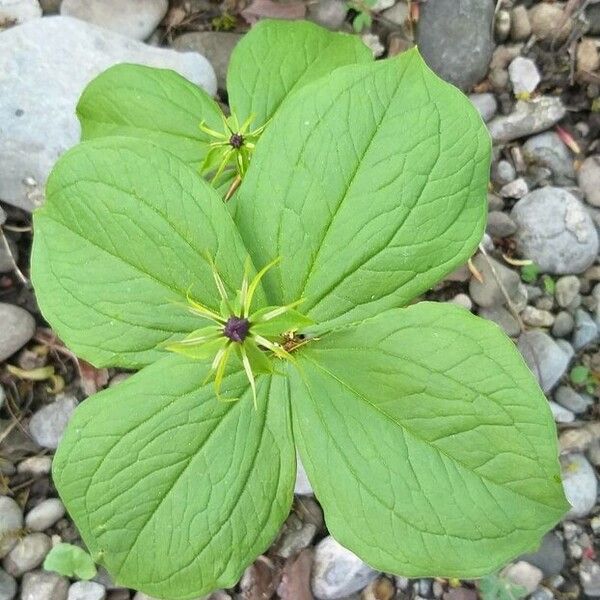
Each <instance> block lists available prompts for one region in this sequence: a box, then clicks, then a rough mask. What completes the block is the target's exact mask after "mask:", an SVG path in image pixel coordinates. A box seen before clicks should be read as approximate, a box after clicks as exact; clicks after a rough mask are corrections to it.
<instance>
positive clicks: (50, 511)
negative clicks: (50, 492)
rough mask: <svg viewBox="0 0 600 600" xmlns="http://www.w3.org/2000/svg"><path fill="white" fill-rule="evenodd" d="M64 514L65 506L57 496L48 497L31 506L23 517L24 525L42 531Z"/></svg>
mask: <svg viewBox="0 0 600 600" xmlns="http://www.w3.org/2000/svg"><path fill="white" fill-rule="evenodd" d="M64 515H65V506H64V504H63V503H62V502H61V501H60V500H59V499H58V498H48V499H46V500H43V501H42V502H40V503H39V504H38V505H37V506H35V507H34V508H32V509H31V510H30V511H29V512H28V513H27V515H26V517H25V525H26V527H29V529H31V530H32V531H44V530H45V529H48V528H49V527H52V525H54V524H55V523H56V522H57V521H58V520H59V519H62V518H63V517H64Z"/></svg>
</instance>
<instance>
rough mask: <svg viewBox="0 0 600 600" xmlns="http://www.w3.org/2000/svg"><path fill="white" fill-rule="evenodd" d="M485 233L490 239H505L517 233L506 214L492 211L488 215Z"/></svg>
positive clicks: (515, 227) (512, 222)
mask: <svg viewBox="0 0 600 600" xmlns="http://www.w3.org/2000/svg"><path fill="white" fill-rule="evenodd" d="M486 231H487V232H488V233H489V234H490V235H491V236H492V237H498V238H505V237H509V236H511V235H513V234H514V233H515V232H516V231H517V226H516V225H515V222H514V221H513V220H512V219H511V218H510V217H509V216H508V215H507V214H506V213H503V212H500V211H492V212H490V213H489V214H488V221H487V226H486Z"/></svg>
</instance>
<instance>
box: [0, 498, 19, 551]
mask: <svg viewBox="0 0 600 600" xmlns="http://www.w3.org/2000/svg"><path fill="white" fill-rule="evenodd" d="M22 527H23V511H22V510H21V507H20V506H19V505H18V504H17V503H16V502H15V501H14V500H13V499H12V498H9V497H8V496H0V558H2V557H4V556H6V555H7V554H8V553H9V552H10V550H12V548H14V546H15V544H16V543H17V541H18V539H19V534H20V533H21V529H22Z"/></svg>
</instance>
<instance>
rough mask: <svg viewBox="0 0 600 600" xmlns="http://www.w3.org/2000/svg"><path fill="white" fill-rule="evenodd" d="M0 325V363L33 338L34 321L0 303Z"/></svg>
mask: <svg viewBox="0 0 600 600" xmlns="http://www.w3.org/2000/svg"><path fill="white" fill-rule="evenodd" d="M0 152H1V151H0ZM0 177H1V175H0ZM0 323H2V327H0V362H2V361H4V360H6V359H7V358H8V357H9V356H12V355H13V354H14V353H15V352H16V351H17V350H20V349H21V348H22V347H23V346H24V345H25V344H26V343H27V342H28V341H29V340H30V339H31V338H32V337H33V334H34V333H35V320H34V318H33V317H32V316H31V315H30V314H29V313H28V312H27V311H26V310H23V309H22V308H20V307H19V306H15V305H14V304H4V303H0Z"/></svg>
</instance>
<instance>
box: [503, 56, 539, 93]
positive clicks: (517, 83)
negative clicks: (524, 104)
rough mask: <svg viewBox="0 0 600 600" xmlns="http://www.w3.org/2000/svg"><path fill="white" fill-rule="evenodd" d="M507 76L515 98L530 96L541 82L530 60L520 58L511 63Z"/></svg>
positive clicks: (536, 69) (534, 65) (535, 67)
mask: <svg viewBox="0 0 600 600" xmlns="http://www.w3.org/2000/svg"><path fill="white" fill-rule="evenodd" d="M508 76H509V78H510V82H511V83H512V87H513V93H514V95H515V96H519V95H521V94H531V93H532V92H533V91H534V90H535V88H536V87H537V86H538V84H539V82H540V81H541V80H542V77H541V75H540V72H539V71H538V68H537V66H536V64H535V63H534V62H533V61H532V60H531V59H530V58H524V57H522V56H517V57H516V58H515V59H514V60H512V61H511V63H510V65H509V66H508Z"/></svg>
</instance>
